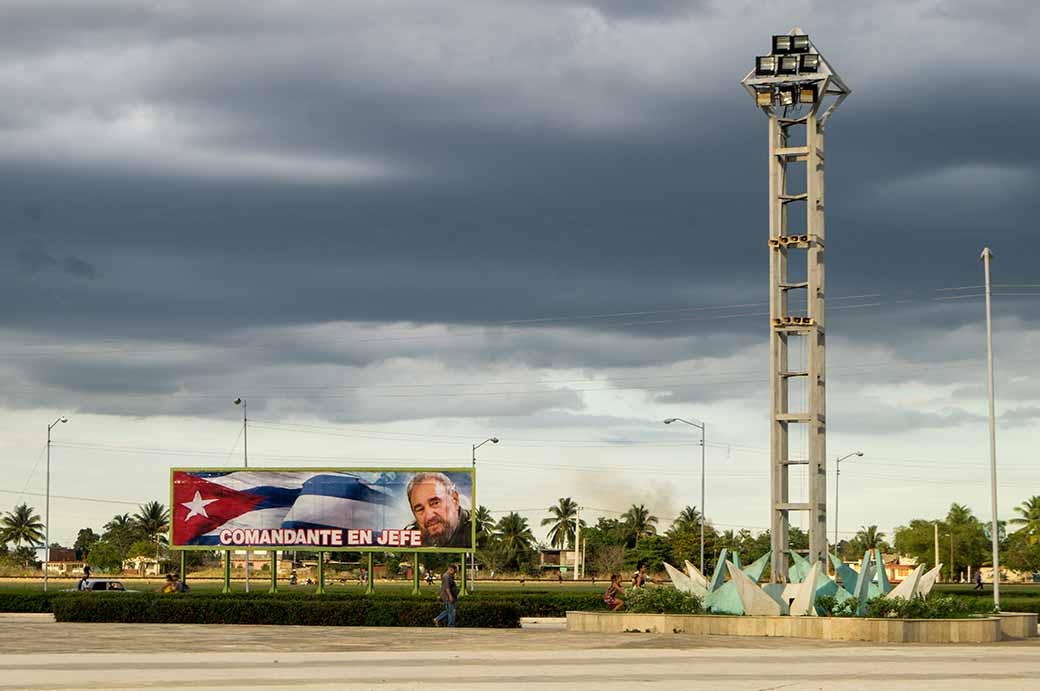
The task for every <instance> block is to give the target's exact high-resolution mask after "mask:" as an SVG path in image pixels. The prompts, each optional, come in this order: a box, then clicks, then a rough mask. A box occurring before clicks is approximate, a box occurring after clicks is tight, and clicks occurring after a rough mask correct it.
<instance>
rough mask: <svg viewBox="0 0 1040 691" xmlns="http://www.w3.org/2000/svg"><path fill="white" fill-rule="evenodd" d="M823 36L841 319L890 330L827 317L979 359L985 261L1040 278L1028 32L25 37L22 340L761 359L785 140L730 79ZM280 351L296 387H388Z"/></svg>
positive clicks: (915, 354) (736, 23)
mask: <svg viewBox="0 0 1040 691" xmlns="http://www.w3.org/2000/svg"><path fill="white" fill-rule="evenodd" d="M801 18H807V19H806V21H807V20H808V19H811V20H812V22H813V25H805V28H806V29H807V30H808V31H809V32H810V33H811V34H812V35H813V36H814V37H815V38H816V40H817V43H818V44H819V46H820V47H821V49H822V50H823V51H824V52H825V53H826V55H827V56H828V58H829V59H830V60H831V61H832V62H833V63H834V64H835V66H836V67H838V69H839V71H841V72H842V74H843V76H844V77H845V78H846V80H847V81H849V83H850V84H851V85H852V86H853V88H854V90H855V93H854V94H853V96H852V98H850V99H849V101H848V102H847V103H846V104H845V105H844V106H843V107H842V109H841V110H840V111H839V112H838V113H837V114H836V115H835V116H834V118H833V119H832V120H831V123H830V126H829V131H828V142H827V152H828V161H827V165H828V181H827V189H828V192H829V197H828V200H827V202H828V203H827V212H828V234H829V237H828V271H829V276H828V288H829V291H830V294H831V295H832V296H835V297H842V296H851V295H860V294H880V297H878V298H870V300H874V301H877V302H880V303H882V304H881V305H880V306H877V307H871V308H865V309H844V310H843V309H842V308H843V307H844V308H848V307H853V308H855V306H856V302H857V301H855V300H853V301H850V302H846V303H840V302H832V311H831V312H830V315H829V316H830V326H831V328H832V329H835V330H840V331H841V332H842V333H843V334H845V335H847V336H848V337H849V338H857V339H860V340H861V341H863V342H867V343H874V344H879V345H891V346H892V347H894V348H896V349H898V350H900V351H901V352H900V355H901V356H902V357H904V358H908V359H911V360H912V359H914V358H919V359H920V360H922V361H927V360H928V359H929V358H938V357H952V356H957V355H958V354H959V353H960V354H961V356H963V354H964V353H968V352H970V353H971V354H975V353H976V352H977V344H976V343H974V342H968V341H964V342H956V341H954V342H949V340H948V339H945V338H944V336H943V335H942V333H943V331H944V330H946V329H949V328H950V327H951V326H956V325H958V324H965V323H969V322H974V321H977V318H978V315H977V314H976V312H977V310H978V307H979V306H978V304H977V303H972V304H969V301H965V302H964V303H943V302H941V301H939V300H936V298H937V297H942V294H940V293H938V292H937V291H936V289H938V288H946V287H956V286H963V285H975V284H977V283H979V282H980V280H979V274H980V265H979V262H978V252H979V250H980V249H981V246H982V245H983V244H987V243H988V244H992V245H993V246H994V247H995V249H996V252H997V257H998V263H997V264H996V265H995V267H996V270H999V272H1000V275H1001V276H1003V277H1006V278H1005V279H1004V280H1006V281H1007V282H1009V283H1013V282H1026V281H1027V279H1030V278H1032V277H1033V276H1035V274H1036V271H1035V267H1034V261H1033V260H1034V258H1035V256H1037V253H1038V251H1040V240H1038V239H1037V238H1036V237H1035V234H1034V233H1032V232H1031V231H1030V228H1031V227H1032V219H1034V218H1035V217H1036V216H1037V214H1038V212H1040V206H1038V205H1040V201H1038V200H1040V195H1038V194H1037V192H1040V168H1038V164H1037V163H1036V161H1037V157H1036V155H1035V153H1036V147H1035V145H1033V144H1032V132H1031V129H1032V121H1033V119H1034V118H1033V114H1034V113H1035V110H1036V106H1037V100H1038V96H1037V94H1038V93H1040V92H1038V90H1037V89H1036V88H1032V87H1035V86H1036V81H1037V77H1036V75H1035V74H1034V73H1033V72H1031V71H1030V70H1028V69H1026V68H1024V67H1023V66H1022V62H1021V61H1022V60H1023V59H1024V58H1025V57H1027V56H1028V55H1031V52H1030V51H1031V50H1032V48H1031V44H1030V40H1031V38H1030V37H1031V36H1032V35H1033V33H1034V31H1033V29H1036V28H1037V9H1036V6H1035V4H1032V3H1028V2H1021V3H1011V2H1007V3H998V4H996V5H991V6H989V7H987V8H985V9H982V8H975V7H974V6H972V5H970V4H966V3H940V4H939V5H934V6H933V5H928V6H924V5H911V4H906V3H896V2H892V3H882V5H881V7H870V6H864V4H863V3H842V4H838V3H811V2H803V3H793V4H791V5H790V6H788V7H786V8H773V7H770V8H765V7H762V6H761V4H760V3H754V4H751V3H744V4H733V3H705V2H678V1H676V2H670V1H666V0H659V1H655V2H644V3H625V2H615V1H610V0H604V1H602V2H588V3H570V4H560V5H557V4H555V3H542V2H531V3H475V4H473V5H468V6H465V7H463V6H461V5H457V4H455V3H452V4H445V5H441V6H433V5H429V4H427V3H401V4H395V5H393V6H389V7H388V6H387V5H386V4H385V3H358V4H354V5H351V6H349V8H348V7H343V8H340V9H339V10H328V9H326V10H325V11H323V12H318V11H316V10H312V11H311V12H307V13H303V12H297V11H288V10H286V9H285V8H284V7H281V6H279V5H277V4H263V3H260V4H257V3H249V4H239V5H235V4H227V5H223V4H222V5H217V6H210V5H203V4H198V5H191V4H188V5H182V6H178V7H176V8H172V7H169V6H149V7H143V6H141V5H140V4H138V3H128V2H127V3H123V2H107V3H101V2H98V3H89V4H83V3H67V4H59V5H54V4H51V3H47V4H40V3H16V4H12V5H11V6H10V7H9V8H6V10H5V21H3V22H0V46H3V48H0V51H3V54H4V55H7V56H8V58H9V60H8V67H7V68H6V69H3V68H0V85H3V86H5V88H7V89H8V92H9V93H10V94H11V95H12V98H11V99H9V100H8V101H7V105H6V106H5V107H4V108H3V109H0V158H2V159H3V160H4V161H5V166H4V172H2V173H0V190H3V191H2V192H0V223H2V224H3V226H4V228H5V230H6V232H5V233H4V234H3V235H2V236H0V264H7V266H6V267H4V268H14V269H19V270H17V271H7V270H5V271H0V290H3V291H4V293H5V294H8V295H17V296H18V299H17V300H13V301H5V302H4V303H3V305H2V306H0V318H3V319H4V321H5V323H6V324H8V325H10V326H12V327H14V328H20V329H33V330H34V332H35V334H36V335H37V336H38V337H39V338H52V339H56V340H59V341H60V340H61V339H63V338H86V339H90V338H92V337H96V336H97V335H98V334H103V335H104V337H106V338H126V337H128V336H136V337H145V338H147V337H154V338H157V339H162V340H164V341H170V340H174V341H179V342H181V343H184V344H186V345H188V346H191V347H197V346H198V347H204V346H206V345H208V344H213V343H217V344H219V343H220V342H221V341H222V340H223V339H224V338H225V337H228V336H229V335H231V334H237V333H241V332H243V331H248V330H249V329H278V328H280V327H283V326H286V325H304V324H312V323H322V322H329V321H338V320H346V321H362V322H364V321H370V322H398V321H402V322H412V323H416V324H420V325H421V324H433V323H457V324H484V325H492V326H493V325H496V324H501V323H502V322H509V321H511V320H523V319H530V318H536V317H543V316H570V317H574V316H583V315H595V314H603V313H620V312H640V311H658V310H669V309H675V308H681V307H688V306H720V305H735V306H738V307H733V308H732V309H729V310H724V311H716V312H707V313H689V314H678V313H661V314H657V315H639V316H631V317H624V316H619V317H617V318H611V319H566V320H562V321H561V322H557V323H555V324H554V325H556V326H565V327H568V328H575V329H577V330H578V331H580V332H583V333H584V334H585V335H584V337H583V338H575V337H573V336H572V335H571V334H564V335H560V334H559V333H557V332H556V331H554V330H552V329H544V330H536V329H534V328H531V327H524V325H523V324H517V325H514V327H513V330H514V331H515V330H524V329H525V328H527V329H528V330H529V333H528V334H527V335H526V336H522V335H517V334H515V333H513V334H511V335H510V338H509V339H508V343H507V344H506V345H504V346H503V349H502V350H496V349H495V345H494V341H493V339H492V340H489V341H486V342H482V343H484V345H485V347H487V348H488V352H487V353H486V354H485V355H483V356H474V355H473V353H472V351H468V350H465V349H464V350H463V351H462V352H465V353H467V354H468V355H470V356H474V357H477V358H478V359H479V360H480V361H482V362H487V361H490V362H494V361H495V360H496V359H498V360H499V361H508V362H511V363H516V362H522V363H524V364H526V365H529V366H531V367H553V366H557V367H580V366H589V367H618V368H623V367H626V366H632V367H642V366H653V365H667V364H669V363H672V362H677V361H679V360H682V359H686V358H689V357H691V356H693V357H700V356H705V357H710V356H713V355H719V354H723V353H726V352H732V351H734V350H738V349H740V348H745V347H751V346H753V345H754V344H756V343H759V344H761V343H762V342H763V341H764V333H763V321H764V317H762V316H755V315H756V314H757V313H759V312H762V311H764V308H763V306H762V305H758V306H750V307H739V306H740V305H748V304H750V303H761V302H763V301H764V299H765V298H766V257H767V255H766V249H765V245H764V238H765V235H766V229H765V225H766V204H765V194H766V180H765V123H764V120H763V118H762V117H761V115H760V114H759V113H757V112H756V111H755V109H754V108H753V107H752V105H751V104H750V103H749V102H748V99H747V97H746V94H744V93H743V92H742V91H741V89H740V88H739V86H738V85H737V80H739V78H740V77H741V76H743V73H744V72H745V71H746V69H747V67H748V65H750V64H751V62H752V57H753V55H754V54H755V52H756V51H758V52H761V51H764V50H766V47H767V46H768V40H769V39H768V37H769V35H770V34H771V33H773V32H776V31H783V30H786V29H787V28H789V27H788V25H789V24H791V23H797V22H798V21H802V19H801ZM1002 18H1003V19H1002ZM1009 18H1015V19H1017V21H1016V22H1015V23H1014V25H1013V26H1014V28H1011V29H1009V22H1008V19H1009ZM969 38H970V39H972V41H978V42H979V43H974V42H973V43H972V45H982V46H984V49H982V50H983V51H984V52H985V54H986V57H987V58H988V59H985V60H981V59H979V53H978V51H976V52H973V53H972V54H971V55H966V54H965V53H964V52H963V51H962V47H963V46H964V45H965V41H966V40H967V39H969ZM996 39H1000V40H996ZM972 56H974V57H972ZM908 63H909V66H908ZM994 65H998V66H999V67H1000V69H1001V70H1004V71H1005V72H1006V73H1007V75H1008V78H1007V79H1006V80H1004V79H1001V80H995V79H992V78H990V77H992V75H993V70H994ZM965 84H970V85H971V88H970V90H969V92H970V93H971V95H972V97H971V98H966V97H963V95H964V94H965ZM994 123H996V124H999V126H989V125H992V124H994ZM56 248H60V250H59V249H56ZM84 258H86V259H84ZM97 267H101V270H99V269H98V268H97ZM60 269H64V272H63V273H62V272H61V271H60ZM42 272H48V273H47V274H46V275H47V276H48V278H49V279H50V280H48V281H46V282H45V281H41V280H38V279H39V276H37V275H36V274H41V273H42ZM83 279H90V280H83ZM906 300H909V302H906ZM859 302H860V303H863V302H864V300H859ZM1002 307H1003V308H1004V309H1006V310H1007V312H1006V313H1005V314H1015V315H1017V316H1018V317H1019V318H1020V319H1021V320H1022V321H1021V323H1022V324H1023V325H1025V326H1028V325H1031V324H1035V323H1037V321H1038V320H1037V317H1038V316H1040V315H1038V314H1037V307H1036V306H1035V303H1032V302H1031V301H1029V300H1022V301H1019V302H1008V303H1004V304H1003V305H1002ZM742 315H744V316H742ZM618 333H624V334H626V335H627V336H628V337H626V338H616V337H615V335H616V334H618ZM268 336H270V334H268ZM664 336H668V337H672V338H661V337H664ZM274 338H275V343H274V344H272V345H271V349H270V350H269V351H268V352H269V353H274V354H276V356H275V357H276V358H277V359H281V360H289V361H292V362H299V363H301V364H303V365H311V364H315V363H321V362H325V361H328V362H331V363H334V364H338V365H340V366H367V365H369V364H371V363H372V362H379V361H380V359H381V358H385V357H386V356H387V353H386V352H384V351H381V346H380V342H379V341H375V342H372V344H371V345H370V346H369V347H368V348H367V349H366V348H362V349H360V350H359V351H357V350H356V351H351V352H349V353H344V352H339V351H337V349H335V348H332V349H329V348H323V347H318V346H316V344H314V343H309V342H308V343H306V344H303V345H302V346H301V344H300V343H298V342H296V341H295V340H294V339H290V340H289V341H288V342H284V343H278V337H277V336H276V337H274ZM655 341H656V342H655ZM399 345H400V344H398V346H399ZM691 348H692V349H693V352H692V353H691V352H690V349H691ZM684 349H685V352H684ZM388 350H393V351H395V352H400V351H402V350H404V351H406V352H409V353H410V356H420V355H422V354H425V355H432V356H435V357H437V358H439V359H440V360H441V361H447V362H451V361H452V358H453V352H457V351H453V349H452V347H450V346H448V345H445V346H443V347H436V346H434V347H433V348H432V349H431V348H430V344H429V343H424V342H423V341H422V340H420V341H417V342H416V344H415V347H414V348H411V349H402V348H399V347H396V346H395V347H394V348H392V349H388ZM431 350H432V353H431ZM258 360H263V357H259V358H258ZM138 374H140V373H138ZM152 375H153V376H156V377H158V378H159V380H160V381H163V380H166V379H169V380H170V381H175V380H176V379H177V377H178V376H182V375H181V374H178V373H169V374H168V376H163V375H162V373H161V372H160V373H154V372H153V373H152ZM127 385H128V386H129V385H130V382H127ZM697 395H702V394H698V393H696V392H683V391H681V390H678V389H677V390H675V391H672V392H665V393H662V394H661V396H663V397H664V398H662V399H660V400H683V399H684V398H686V397H690V396H697ZM713 395H715V394H713ZM717 395H722V393H719V394H717ZM927 422H928V421H923V423H922V424H924V423H927Z"/></svg>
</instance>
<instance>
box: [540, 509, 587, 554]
mask: <svg viewBox="0 0 1040 691" xmlns="http://www.w3.org/2000/svg"><path fill="white" fill-rule="evenodd" d="M549 513H550V514H552V515H551V516H549V518H543V519H542V525H551V526H552V527H551V528H549V544H551V545H552V546H553V547H574V539H575V532H576V530H577V528H576V526H577V520H578V502H576V501H574V500H573V499H571V498H570V497H560V499H559V502H558V503H557V504H556V506H550V507H549Z"/></svg>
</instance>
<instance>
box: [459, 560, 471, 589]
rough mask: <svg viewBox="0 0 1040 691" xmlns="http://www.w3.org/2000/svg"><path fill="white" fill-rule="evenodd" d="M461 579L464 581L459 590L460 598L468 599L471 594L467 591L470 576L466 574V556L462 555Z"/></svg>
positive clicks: (460, 563) (460, 565) (460, 561)
mask: <svg viewBox="0 0 1040 691" xmlns="http://www.w3.org/2000/svg"><path fill="white" fill-rule="evenodd" d="M459 577H460V580H461V581H462V582H461V584H460V586H461V587H460V588H459V597H466V595H468V594H469V593H468V592H467V591H466V579H467V577H468V574H467V573H466V555H465V554H463V555H462V559H459Z"/></svg>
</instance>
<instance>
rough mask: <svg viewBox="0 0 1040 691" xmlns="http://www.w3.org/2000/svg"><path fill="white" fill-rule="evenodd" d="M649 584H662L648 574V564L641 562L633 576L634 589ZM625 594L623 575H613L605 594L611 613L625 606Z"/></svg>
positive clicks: (605, 600) (604, 597)
mask: <svg viewBox="0 0 1040 691" xmlns="http://www.w3.org/2000/svg"><path fill="white" fill-rule="evenodd" d="M647 582H650V583H660V582H661V580H660V579H657V578H654V577H653V576H651V575H650V574H649V573H647V570H646V562H642V561H641V562H639V566H638V568H637V569H636V571H635V572H634V573H633V574H632V588H633V589H635V588H642V587H643V586H644V585H646V584H647ZM624 594H625V588H624V586H623V585H622V584H621V575H620V574H616V573H615V574H611V575H610V585H608V586H607V590H606V592H605V593H603V602H605V603H607V607H609V608H610V611H611V612H617V611H618V610H620V609H622V608H623V607H624V606H625V600H624V599H623V598H622V595H624Z"/></svg>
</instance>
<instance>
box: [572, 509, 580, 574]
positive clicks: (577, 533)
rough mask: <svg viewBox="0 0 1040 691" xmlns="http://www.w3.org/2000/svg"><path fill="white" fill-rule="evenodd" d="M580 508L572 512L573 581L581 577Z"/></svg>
mask: <svg viewBox="0 0 1040 691" xmlns="http://www.w3.org/2000/svg"><path fill="white" fill-rule="evenodd" d="M580 569H581V507H580V506H579V507H578V510H577V511H575V512H574V580H578V578H579V577H580V576H581V573H580Z"/></svg>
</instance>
